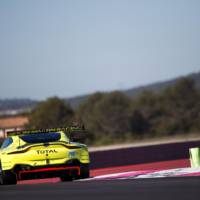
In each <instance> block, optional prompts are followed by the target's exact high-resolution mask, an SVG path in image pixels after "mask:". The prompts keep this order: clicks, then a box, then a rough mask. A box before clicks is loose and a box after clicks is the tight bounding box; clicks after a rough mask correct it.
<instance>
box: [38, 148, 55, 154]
mask: <svg viewBox="0 0 200 200" xmlns="http://www.w3.org/2000/svg"><path fill="white" fill-rule="evenodd" d="M37 153H38V154H49V153H58V152H57V151H56V150H55V149H49V150H48V149H45V150H37Z"/></svg>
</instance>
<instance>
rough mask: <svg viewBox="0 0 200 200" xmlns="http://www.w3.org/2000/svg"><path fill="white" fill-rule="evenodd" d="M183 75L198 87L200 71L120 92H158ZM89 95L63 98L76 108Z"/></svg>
mask: <svg viewBox="0 0 200 200" xmlns="http://www.w3.org/2000/svg"><path fill="white" fill-rule="evenodd" d="M184 77H188V78H191V79H193V80H194V81H195V84H196V86H197V87H198V88H200V72H198V73H193V74H189V75H187V76H181V77H178V78H175V79H171V80H168V81H162V82H157V83H153V84H149V85H145V86H141V87H136V88H131V89H127V90H123V91H121V92H123V93H124V94H126V95H127V96H131V97H134V96H138V95H140V94H141V93H142V92H144V91H152V92H155V93H159V92H160V91H162V90H164V89H166V88H167V87H169V86H173V85H175V84H176V83H177V82H178V81H179V80H180V79H181V78H184ZM89 96H90V95H82V96H77V97H73V98H66V99H65V100H66V102H68V103H69V104H70V105H71V106H72V107H73V108H77V107H78V106H79V104H80V103H81V102H83V101H85V100H86V99H87V98H88V97H89Z"/></svg>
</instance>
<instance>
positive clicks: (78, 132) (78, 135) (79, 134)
mask: <svg viewBox="0 0 200 200" xmlns="http://www.w3.org/2000/svg"><path fill="white" fill-rule="evenodd" d="M60 131H62V132H64V133H65V134H66V135H67V136H68V137H69V139H70V140H72V141H77V140H82V139H83V138H84V137H85V136H86V130H85V127H84V126H70V127H62V128H49V129H35V130H20V131H9V132H7V137H9V136H16V135H28V134H37V133H51V132H60Z"/></svg>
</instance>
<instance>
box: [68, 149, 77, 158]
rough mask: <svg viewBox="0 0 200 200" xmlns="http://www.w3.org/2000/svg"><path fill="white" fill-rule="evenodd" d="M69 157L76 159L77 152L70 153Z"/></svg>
mask: <svg viewBox="0 0 200 200" xmlns="http://www.w3.org/2000/svg"><path fill="white" fill-rule="evenodd" d="M68 155H69V158H74V157H76V151H69V153H68Z"/></svg>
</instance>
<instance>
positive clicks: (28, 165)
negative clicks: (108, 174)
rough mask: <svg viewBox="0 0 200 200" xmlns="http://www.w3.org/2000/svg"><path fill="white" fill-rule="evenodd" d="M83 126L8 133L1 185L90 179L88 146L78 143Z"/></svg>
mask: <svg viewBox="0 0 200 200" xmlns="http://www.w3.org/2000/svg"><path fill="white" fill-rule="evenodd" d="M83 132H84V129H83V128H80V127H67V128H53V129H45V130H24V131H14V132H8V133H7V138H6V139H5V140H4V142H3V144H2V146H1V149H0V183H1V184H16V183H17V181H18V180H24V179H33V178H47V177H60V179H61V181H69V180H74V179H82V178H88V177H89V162H90V161H89V153H88V149H87V146H86V145H84V144H81V143H78V142H74V141H73V139H74V138H76V136H75V137H74V135H77V133H78V135H80V134H82V133H83Z"/></svg>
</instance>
